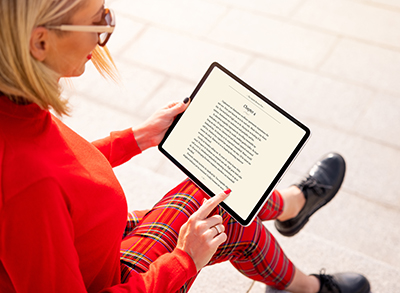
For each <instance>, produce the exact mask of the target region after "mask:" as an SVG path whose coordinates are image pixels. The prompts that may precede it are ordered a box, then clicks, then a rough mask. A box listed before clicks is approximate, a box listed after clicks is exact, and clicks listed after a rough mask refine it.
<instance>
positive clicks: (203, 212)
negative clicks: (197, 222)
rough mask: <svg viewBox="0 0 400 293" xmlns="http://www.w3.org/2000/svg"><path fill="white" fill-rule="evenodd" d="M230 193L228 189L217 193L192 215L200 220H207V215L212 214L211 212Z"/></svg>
mask: <svg viewBox="0 0 400 293" xmlns="http://www.w3.org/2000/svg"><path fill="white" fill-rule="evenodd" d="M230 193H231V190H230V189H228V190H225V191H223V192H220V193H218V194H217V195H215V196H214V197H212V198H210V199H208V200H207V201H205V202H204V203H203V204H202V206H201V207H200V208H199V209H198V210H197V212H196V213H194V214H193V215H196V216H197V217H199V218H200V219H205V218H207V217H208V215H209V214H210V213H211V212H212V210H213V209H215V208H216V207H217V206H218V205H219V204H220V203H221V202H223V201H224V200H225V199H226V198H227V197H228V195H229V194H230Z"/></svg>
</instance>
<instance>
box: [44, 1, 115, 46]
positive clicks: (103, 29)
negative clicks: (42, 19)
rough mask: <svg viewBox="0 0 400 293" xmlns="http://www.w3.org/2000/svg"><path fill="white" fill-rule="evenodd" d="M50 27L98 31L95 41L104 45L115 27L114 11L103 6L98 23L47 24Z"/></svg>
mask: <svg viewBox="0 0 400 293" xmlns="http://www.w3.org/2000/svg"><path fill="white" fill-rule="evenodd" d="M47 28H50V29H57V30H61V31H72V32H89V33H98V34H99V40H98V41H97V43H98V44H99V46H102V47H104V46H105V45H106V44H107V42H108V40H109V39H110V37H111V34H112V33H113V31H114V28H115V16H114V12H113V11H112V10H111V9H109V8H104V12H103V16H102V18H101V21H100V22H99V25H73V24H63V25H59V26H47Z"/></svg>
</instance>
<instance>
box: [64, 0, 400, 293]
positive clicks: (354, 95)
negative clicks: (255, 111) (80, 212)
mask: <svg viewBox="0 0 400 293" xmlns="http://www.w3.org/2000/svg"><path fill="white" fill-rule="evenodd" d="M106 4H107V5H108V6H109V7H111V8H113V9H114V10H115V12H116V14H117V27H116V30H115V33H114V35H113V36H112V37H111V40H110V43H109V49H110V51H111V52H112V55H113V56H114V59H115V62H116V64H117V66H118V68H119V72H120V75H121V82H120V84H119V85H116V84H114V83H113V82H110V81H105V80H104V79H102V78H101V77H100V76H99V74H97V73H96V72H95V70H94V69H93V67H92V66H91V65H90V64H88V66H87V72H86V73H85V74H84V75H83V76H82V77H80V78H77V79H72V83H73V85H74V86H73V88H71V87H68V88H67V89H66V95H67V96H69V97H70V100H71V105H72V106H73V112H72V116H71V117H67V118H64V121H65V122H66V123H67V124H69V125H70V126H71V127H72V128H73V129H75V130H76V131H77V132H78V133H80V134H81V135H82V136H84V137H85V138H87V139H88V140H94V139H96V138H99V137H103V136H106V135H107V134H108V133H109V132H110V131H112V130H117V129H124V128H128V127H130V126H134V125H136V124H137V123H140V122H141V121H144V120H145V119H146V118H147V117H148V116H149V115H150V114H151V113H153V112H154V111H155V110H156V109H158V108H159V107H161V106H162V105H164V104H165V103H166V102H167V101H170V100H180V99H183V98H185V97H186V96H188V95H190V94H191V92H192V91H193V89H194V87H195V85H196V84H197V82H198V81H199V79H200V78H201V76H202V75H203V74H204V72H205V71H206V69H207V68H208V66H209V65H210V64H211V63H212V62H213V61H218V62H220V63H221V64H222V65H224V66H225V67H227V68H228V69H230V70H231V71H233V72H234V73H235V74H237V75H238V76H240V77H242V78H243V79H244V80H246V81H247V82H249V83H250V84H251V85H253V86H254V87H255V88H256V89H257V90H258V91H260V92H262V93H263V94H265V95H266V96H268V97H269V98H270V99H272V100H273V101H275V102H276V103H277V104H279V105H281V106H282V107H283V108H285V109H287V110H288V111H289V112H291V113H293V114H294V115H295V116H296V117H297V118H298V119H300V120H301V121H303V122H304V123H305V124H307V125H308V126H309V127H310V128H311V130H312V132H313V137H312V139H311V140H310V142H309V143H308V145H307V146H306V147H305V149H304V150H303V152H302V153H301V155H300V156H299V157H298V159H297V161H296V163H295V164H294V165H293V166H292V167H291V169H290V171H289V172H288V174H287V175H286V176H285V178H284V180H282V182H281V185H280V188H284V187H285V186H287V185H289V184H290V183H291V182H293V181H294V180H297V179H298V178H300V177H301V176H302V174H303V173H304V172H306V171H307V170H308V168H309V167H310V166H311V165H312V164H313V163H314V161H315V160H316V159H318V158H319V157H320V156H321V155H323V154H325V153H327V152H328V151H336V152H339V153H341V154H342V155H343V156H344V157H345V158H346V161H347V166H348V169H347V176H346V178H345V182H344V185H343V188H342V189H341V190H340V192H339V194H338V195H337V197H336V198H335V199H334V200H333V201H332V202H331V203H330V204H329V205H327V206H326V207H324V208H323V209H322V210H321V211H319V212H318V213H317V214H316V215H314V216H313V217H312V219H311V220H310V222H309V223H308V224H307V225H306V227H305V228H304V229H303V230H302V231H301V232H300V233H299V234H298V235H296V236H295V237H292V238H286V237H282V236H280V235H279V233H277V232H276V230H275V229H274V227H273V223H266V226H267V227H268V228H269V229H270V231H271V232H272V233H273V234H274V235H275V236H276V238H277V239H278V241H279V242H280V243H281V245H282V247H283V249H284V250H285V251H286V253H287V255H288V256H289V257H290V258H291V259H292V260H293V261H294V263H295V264H296V265H297V266H298V267H299V268H301V269H302V270H303V271H304V272H305V273H316V272H319V270H320V269H321V268H325V269H326V271H327V273H334V272H338V271H347V270H349V271H357V272H362V273H364V274H365V275H366V276H367V277H368V278H369V279H370V281H371V284H372V292H374V293H395V292H400V284H399V281H400V245H399V243H400V228H399V223H400V191H399V190H400V180H399V177H400V170H399V163H400V1H397V0H246V1H245V0H185V1H184V0H145V1H144V0H142V1H140V0H110V1H108V2H107V3H106ZM116 173H117V176H118V177H119V178H120V180H121V183H122V185H123V187H124V189H125V191H126V194H127V196H128V200H129V207H130V208H131V209H141V208H146V207H150V206H151V205H152V204H154V203H155V202H156V201H157V199H159V198H160V197H161V196H162V195H163V194H164V193H166V192H167V191H168V190H169V189H170V188H172V187H174V186H175V185H176V184H177V183H178V182H180V180H182V179H184V178H185V176H184V175H183V174H182V173H181V172H180V171H179V170H177V169H176V168H175V167H174V166H173V165H172V164H171V163H169V162H168V161H167V160H166V159H165V158H164V157H163V156H162V155H161V154H159V153H158V151H157V150H156V149H152V150H148V151H146V152H144V153H143V154H142V155H141V156H138V157H136V158H134V159H132V160H131V161H130V162H129V163H127V164H125V165H124V166H121V167H118V168H116ZM267 291H268V292H275V291H274V290H272V289H270V288H269V289H268V290H267ZM190 292H195V293H197V292H230V293H234V292H240V293H245V292H251V293H259V292H265V285H263V284H261V283H254V282H253V281H251V280H250V279H247V278H246V277H244V276H242V275H241V274H239V273H238V272H236V271H235V270H234V269H233V267H232V266H231V265H230V264H229V263H227V264H220V265H217V266H215V267H210V268H205V269H204V270H203V272H202V273H201V274H200V276H199V278H198V279H197V280H196V282H195V283H194V286H193V287H192V289H191V291H190Z"/></svg>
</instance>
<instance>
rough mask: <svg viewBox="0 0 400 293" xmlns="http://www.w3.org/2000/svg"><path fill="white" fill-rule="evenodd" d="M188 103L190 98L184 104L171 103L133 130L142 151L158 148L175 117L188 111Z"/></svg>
mask: <svg viewBox="0 0 400 293" xmlns="http://www.w3.org/2000/svg"><path fill="white" fill-rule="evenodd" d="M188 102H189V98H186V99H185V100H184V101H183V102H171V103H169V104H168V105H167V106H165V107H164V108H162V109H160V110H158V111H157V112H155V113H154V114H153V115H151V116H150V118H149V119H147V120H146V121H145V122H144V123H142V124H141V125H139V127H137V128H134V129H132V130H133V134H134V135H135V139H136V142H137V144H138V146H139V147H140V149H141V150H142V151H144V150H145V149H148V148H150V147H153V146H157V145H158V144H159V143H160V142H161V140H162V139H163V137H164V135H165V132H166V131H167V129H168V127H169V126H170V125H171V124H172V122H173V121H174V118H175V116H176V115H178V114H180V113H182V112H183V111H185V110H186V108H187V106H188V105H189V103H188Z"/></svg>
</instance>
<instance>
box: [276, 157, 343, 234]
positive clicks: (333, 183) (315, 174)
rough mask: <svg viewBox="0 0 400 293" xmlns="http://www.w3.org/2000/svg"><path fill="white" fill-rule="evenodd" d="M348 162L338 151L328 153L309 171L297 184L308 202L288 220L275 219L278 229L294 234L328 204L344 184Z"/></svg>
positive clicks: (284, 232) (281, 231) (282, 232)
mask: <svg viewBox="0 0 400 293" xmlns="http://www.w3.org/2000/svg"><path fill="white" fill-rule="evenodd" d="M345 172H346V163H345V161H344V159H343V157H342V156H341V155H339V154H336V153H330V154H328V155H326V156H325V157H324V158H323V159H322V160H320V161H319V162H317V163H316V164H315V165H314V166H313V167H312V168H311V169H310V171H309V172H308V176H307V177H306V178H305V179H304V180H302V181H301V182H300V183H298V184H295V186H297V187H298V188H299V189H300V190H301V191H302V192H303V194H304V196H305V198H306V203H305V205H304V207H303V208H302V209H301V211H300V212H299V213H298V215H297V216H296V217H294V218H292V219H289V220H287V221H279V220H276V221H275V227H276V229H277V230H278V231H279V232H280V233H281V234H282V235H285V236H293V235H295V234H296V233H297V232H299V231H300V230H301V228H303V227H304V225H305V224H306V223H307V222H308V219H309V218H310V217H311V215H312V214H314V213H315V212H316V211H317V210H318V209H320V208H321V207H323V206H324V205H326V204H327V203H328V202H329V201H330V200H331V199H332V198H333V197H334V196H335V195H336V193H337V192H338V190H339V188H340V186H341V185H342V182H343V178H344V174H345Z"/></svg>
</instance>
